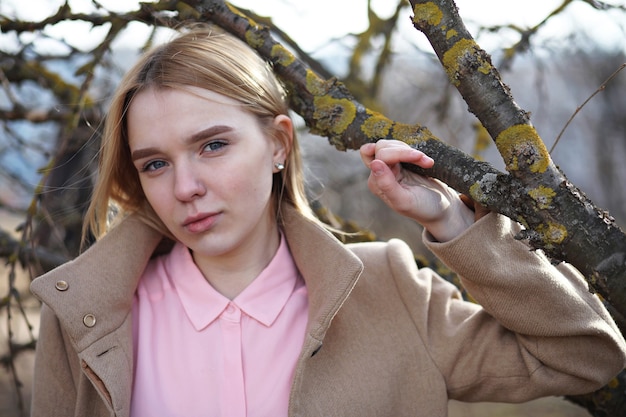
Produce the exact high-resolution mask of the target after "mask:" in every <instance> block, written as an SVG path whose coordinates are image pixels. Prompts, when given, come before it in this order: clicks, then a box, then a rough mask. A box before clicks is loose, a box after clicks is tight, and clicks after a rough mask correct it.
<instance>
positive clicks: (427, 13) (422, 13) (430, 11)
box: [413, 2, 443, 26]
mask: <svg viewBox="0 0 626 417" xmlns="http://www.w3.org/2000/svg"><path fill="white" fill-rule="evenodd" d="M413 15H414V16H413V23H418V22H426V23H428V24H429V25H431V26H437V25H438V24H439V23H441V19H442V18H443V12H442V11H441V9H440V8H439V7H438V6H437V5H436V4H435V3H433V2H428V3H424V4H416V5H415V7H414V8H413Z"/></svg>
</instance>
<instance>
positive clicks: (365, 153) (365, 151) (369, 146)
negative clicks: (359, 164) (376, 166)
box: [359, 143, 376, 168]
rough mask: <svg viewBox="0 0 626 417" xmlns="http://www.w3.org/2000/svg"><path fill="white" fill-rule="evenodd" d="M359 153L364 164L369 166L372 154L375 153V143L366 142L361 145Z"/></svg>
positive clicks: (372, 157)
mask: <svg viewBox="0 0 626 417" xmlns="http://www.w3.org/2000/svg"><path fill="white" fill-rule="evenodd" d="M359 152H360V154H361V160H362V161H363V163H364V164H365V166H366V167H368V168H369V166H370V162H372V160H373V159H374V155H376V144H375V143H366V144H365V145H363V146H361V148H360V149H359Z"/></svg>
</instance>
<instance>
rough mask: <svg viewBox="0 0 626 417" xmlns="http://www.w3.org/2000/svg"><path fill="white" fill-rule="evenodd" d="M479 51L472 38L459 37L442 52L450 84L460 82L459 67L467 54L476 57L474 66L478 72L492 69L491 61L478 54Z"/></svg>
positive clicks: (483, 72)
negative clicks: (476, 65) (475, 65)
mask: <svg viewBox="0 0 626 417" xmlns="http://www.w3.org/2000/svg"><path fill="white" fill-rule="evenodd" d="M479 51H480V48H479V46H478V45H477V44H476V42H474V41H473V40H471V39H460V40H459V41H458V42H456V43H455V44H454V45H452V47H451V48H450V49H448V50H447V51H446V52H445V53H444V54H443V58H442V60H441V61H442V63H443V66H444V68H445V70H446V73H447V74H448V78H449V79H450V82H451V83H452V84H454V85H459V84H460V82H461V81H460V80H459V78H458V74H459V69H460V68H461V65H462V63H463V62H464V61H465V59H464V58H465V57H467V56H474V57H475V58H476V60H477V62H478V64H479V65H478V67H477V68H476V70H477V71H478V72H480V73H481V74H489V72H490V71H491V69H492V66H491V63H490V62H489V61H488V60H487V59H485V58H484V57H483V56H482V55H481V54H479Z"/></svg>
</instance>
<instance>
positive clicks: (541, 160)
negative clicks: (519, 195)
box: [496, 125, 550, 173]
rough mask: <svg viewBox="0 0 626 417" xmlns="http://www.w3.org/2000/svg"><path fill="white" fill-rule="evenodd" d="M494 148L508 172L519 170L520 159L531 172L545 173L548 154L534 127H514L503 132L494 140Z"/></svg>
mask: <svg viewBox="0 0 626 417" xmlns="http://www.w3.org/2000/svg"><path fill="white" fill-rule="evenodd" d="M496 146H497V148H498V151H500V155H502V158H503V159H504V163H505V164H506V168H507V170H508V171H509V172H511V171H516V170H518V169H519V163H520V159H521V160H523V161H524V162H525V164H524V165H527V166H528V167H529V169H530V171H531V172H534V173H543V172H546V170H547V169H548V166H549V165H550V153H549V152H548V149H547V148H546V146H545V145H544V143H543V142H542V141H541V138H540V137H539V135H538V134H537V131H536V130H535V128H534V127H532V126H530V125H515V126H511V127H509V128H508V129H505V130H503V131H502V132H501V133H500V134H499V135H498V137H497V138H496Z"/></svg>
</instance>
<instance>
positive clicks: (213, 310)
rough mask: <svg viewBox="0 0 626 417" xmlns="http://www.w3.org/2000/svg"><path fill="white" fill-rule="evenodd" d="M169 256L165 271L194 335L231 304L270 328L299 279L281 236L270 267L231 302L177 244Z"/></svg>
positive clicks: (183, 247) (180, 245) (189, 254)
mask: <svg viewBox="0 0 626 417" xmlns="http://www.w3.org/2000/svg"><path fill="white" fill-rule="evenodd" d="M171 255H172V256H168V257H167V260H166V262H165V269H166V271H167V274H168V275H169V276H170V277H171V278H170V279H171V280H172V283H173V284H174V286H175V288H176V292H177V293H178V296H179V297H180V301H181V303H182V305H183V308H184V310H185V313H186V315H187V317H188V318H189V321H190V322H191V323H192V324H193V326H194V328H195V329H196V330H197V331H201V330H202V329H204V328H206V327H207V326H208V325H209V324H211V323H212V322H213V321H214V320H216V319H217V318H218V317H219V315H220V314H221V313H222V312H223V311H224V310H225V309H226V308H227V307H228V305H229V304H230V303H233V304H235V305H237V306H238V307H239V308H240V309H241V310H242V311H243V312H244V313H246V314H247V315H248V316H250V317H252V318H253V319H255V320H256V321H258V322H259V323H261V324H263V325H265V326H266V327H269V326H271V325H272V323H273V322H274V321H275V320H276V318H277V317H278V315H279V313H280V312H281V310H282V309H283V308H284V307H285V304H286V303H287V300H288V299H289V297H290V295H291V294H292V292H293V290H294V287H295V285H296V283H297V279H298V275H299V273H298V271H297V268H296V266H295V264H294V262H293V259H292V257H291V254H290V253H289V248H288V246H287V243H286V239H285V238H284V236H282V234H281V239H280V245H279V247H278V250H277V251H276V254H275V255H274V257H273V258H272V260H271V261H270V263H269V264H268V265H267V266H266V267H265V269H264V270H263V271H261V273H260V274H259V276H258V277H257V278H256V279H255V280H254V281H252V283H251V284H250V285H248V287H246V288H245V289H244V290H243V291H242V292H241V294H239V295H238V296H237V297H236V298H235V299H234V300H232V301H231V300H229V299H228V298H227V297H225V296H223V295H222V294H220V293H219V292H217V291H216V290H215V289H214V288H213V287H212V286H211V285H210V284H209V282H208V281H207V280H206V279H205V278H204V275H202V272H201V271H200V270H199V269H198V267H197V266H196V264H195V263H194V262H193V259H192V257H191V253H189V250H188V249H187V247H185V246H184V245H182V244H180V243H177V244H176V245H175V246H174V248H173V249H172V253H171Z"/></svg>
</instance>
